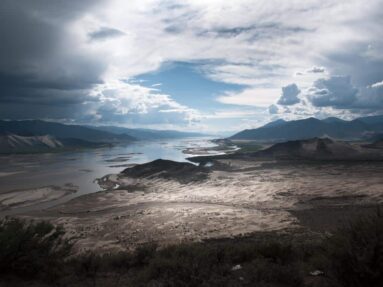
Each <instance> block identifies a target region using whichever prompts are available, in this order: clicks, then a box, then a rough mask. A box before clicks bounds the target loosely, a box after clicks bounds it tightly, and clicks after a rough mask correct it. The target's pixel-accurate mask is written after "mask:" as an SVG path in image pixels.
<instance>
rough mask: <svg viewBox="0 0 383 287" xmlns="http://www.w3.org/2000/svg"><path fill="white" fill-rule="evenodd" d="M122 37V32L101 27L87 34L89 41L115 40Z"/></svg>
mask: <svg viewBox="0 0 383 287" xmlns="http://www.w3.org/2000/svg"><path fill="white" fill-rule="evenodd" d="M124 35H125V33H124V32H122V31H120V30H118V29H114V28H109V27H101V28H100V29H98V30H96V31H93V32H91V33H89V34H88V36H89V38H90V39H91V40H106V39H108V38H116V37H121V36H124Z"/></svg>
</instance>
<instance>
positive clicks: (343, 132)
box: [230, 117, 383, 141]
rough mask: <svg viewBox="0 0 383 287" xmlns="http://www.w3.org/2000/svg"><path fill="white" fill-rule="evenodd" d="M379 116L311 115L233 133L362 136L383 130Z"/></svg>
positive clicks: (243, 136)
mask: <svg viewBox="0 0 383 287" xmlns="http://www.w3.org/2000/svg"><path fill="white" fill-rule="evenodd" d="M381 118H382V122H380V121H379V118H378V117H377V118H375V119H374V120H372V119H367V120H366V118H361V119H356V120H353V121H344V120H340V119H337V118H327V119H325V120H318V119H315V118H308V119H303V120H296V121H278V122H272V123H269V124H267V125H265V126H263V127H260V128H257V129H249V130H244V131H241V132H239V133H237V134H235V135H233V136H231V137H230V139H232V140H260V141H288V140H301V139H309V138H314V137H331V138H335V139H344V140H351V139H361V138H364V137H366V136H367V135H371V134H374V133H378V132H381V131H383V117H381Z"/></svg>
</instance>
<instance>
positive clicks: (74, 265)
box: [0, 213, 383, 287]
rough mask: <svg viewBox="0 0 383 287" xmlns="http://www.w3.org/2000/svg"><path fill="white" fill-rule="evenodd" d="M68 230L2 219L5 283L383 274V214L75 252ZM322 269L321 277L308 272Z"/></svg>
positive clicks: (262, 281) (294, 279)
mask: <svg viewBox="0 0 383 287" xmlns="http://www.w3.org/2000/svg"><path fill="white" fill-rule="evenodd" d="M63 234H64V233H63V230H62V229H61V228H58V227H54V226H53V225H51V224H49V223H46V222H26V221H23V220H19V219H6V220H3V221H2V222H1V223H0V272H1V279H0V286H26V285H25V284H26V283H25V282H28V286H29V285H31V286H53V285H54V284H56V286H254V285H256V286H276V287H277V286H278V287H280V286H294V287H299V286H323V287H325V286H334V287H343V286H350V287H362V286H369V287H374V286H381V285H380V284H381V282H382V280H383V277H382V276H383V216H382V215H381V214H380V213H378V214H377V215H376V216H374V217H372V218H364V219H362V220H359V221H357V222H354V223H352V224H350V226H348V227H346V228H343V229H342V230H339V231H338V232H336V233H335V234H333V235H331V236H324V235H320V236H318V235H312V234H311V235H310V233H306V232H302V233H299V232H298V233H293V234H292V233H285V234H277V233H264V234H259V235H254V236H251V237H246V238H245V237H244V238H236V239H226V240H212V241H208V242H204V243H190V244H180V245H173V246H168V247H164V248H158V246H156V245H155V244H150V245H144V246H142V247H140V248H138V249H136V251H135V252H132V253H129V252H120V253H113V254H94V253H89V252H88V253H84V254H82V255H77V256H69V255H70V251H71V245H70V244H69V243H68V241H67V240H65V239H63ZM316 270H319V271H320V272H318V274H317V275H318V276H314V275H315V273H314V275H313V274H311V275H310V272H313V271H316ZM322 272H323V273H322ZM9 282H11V284H10V283H9ZM29 282H33V284H32V283H29ZM17 283H18V284H17ZM1 284H4V285H1Z"/></svg>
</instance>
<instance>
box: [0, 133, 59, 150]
mask: <svg viewBox="0 0 383 287" xmlns="http://www.w3.org/2000/svg"><path fill="white" fill-rule="evenodd" d="M63 146H64V145H63V143H61V142H60V141H58V140H56V139H55V138H53V137H52V136H31V137H24V136H19V135H13V134H10V135H1V136H0V153H22V152H41V151H48V150H54V149H58V148H62V147H63Z"/></svg>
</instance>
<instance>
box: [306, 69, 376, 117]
mask: <svg viewBox="0 0 383 287" xmlns="http://www.w3.org/2000/svg"><path fill="white" fill-rule="evenodd" d="M308 99H309V101H310V102H311V103H312V104H313V105H314V106H316V107H332V108H336V109H349V110H359V111H360V110H367V111H369V112H377V111H381V110H382V108H383V87H381V86H379V85H377V86H374V85H372V86H368V87H364V88H359V89H358V88H356V87H355V86H353V84H352V82H351V78H350V77H349V76H333V77H331V78H329V79H319V80H317V81H316V82H315V83H314V85H313V87H311V88H310V90H309V95H308Z"/></svg>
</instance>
